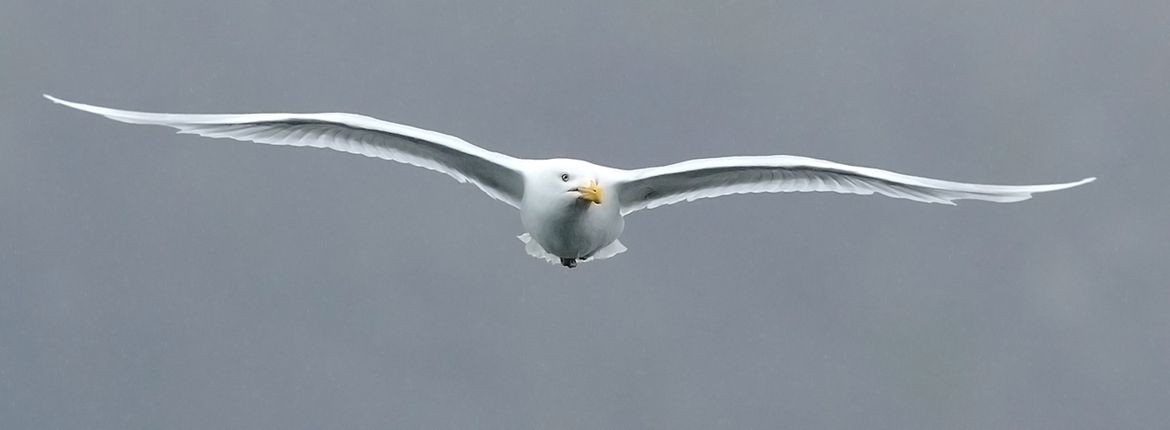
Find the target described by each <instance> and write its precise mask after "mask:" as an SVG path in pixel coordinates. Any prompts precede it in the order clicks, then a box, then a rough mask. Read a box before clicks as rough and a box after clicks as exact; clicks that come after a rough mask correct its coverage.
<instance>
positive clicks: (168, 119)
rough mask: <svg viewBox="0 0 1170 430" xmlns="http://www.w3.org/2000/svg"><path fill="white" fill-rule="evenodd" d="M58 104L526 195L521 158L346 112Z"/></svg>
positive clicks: (505, 196)
mask: <svg viewBox="0 0 1170 430" xmlns="http://www.w3.org/2000/svg"><path fill="white" fill-rule="evenodd" d="M45 98H47V99H49V100H51V101H53V102H54V103H59V104H63V105H65V106H69V107H71V108H74V109H78V110H83V111H86V112H91V113H95V114H98V115H101V116H104V117H106V118H109V119H112V120H115V121H121V122H126V123H131V124H152V125H162V126H167V127H173V128H177V129H179V133H183V134H197V135H200V136H206V137H213V138H229V139H235V140H241V141H251V142H257V143H267V144H271V145H287V146H308V147H313V148H328V149H333V150H337V151H342V152H348V153H351V154H361V155H365V156H367V157H375V158H381V159H385V160H392V161H398V162H402V163H406V164H410V165H414V166H418V167H422V168H426V169H430V170H434V171H437V172H442V173H446V174H447V175H449V176H451V177H452V178H455V180H457V181H459V182H471V183H472V184H474V185H475V186H477V187H479V189H481V190H483V192H485V193H487V194H488V195H489V196H491V197H493V198H495V199H497V200H500V201H503V202H504V203H507V204H509V205H512V206H513V207H519V204H520V203H519V202H520V199H521V198H522V197H523V193H524V177H523V174H522V173H521V167H522V166H521V164H522V162H523V160H520V159H516V158H513V157H509V156H507V155H504V154H499V153H495V152H491V151H488V150H485V149H483V148H480V147H478V146H475V145H472V144H470V143H467V142H466V141H464V140H463V139H460V138H457V137H454V136H448V135H445V134H442V133H436V132H433V131H428V130H423V129H419V128H415V127H411V126H407V125H401V124H395V123H392V122H387V121H382V120H378V119H375V118H370V117H367V116H362V115H355V114H348V113H307V114H292V113H257V114H237V115H231V114H229V115H201V114H167V113H150V112H134V111H126V110H118V109H110V108H104V107H100V106H92V105H87V104H82V103H74V102H70V101H65V100H61V99H58V98H56V97H53V96H50V95H48V94H46V95H45Z"/></svg>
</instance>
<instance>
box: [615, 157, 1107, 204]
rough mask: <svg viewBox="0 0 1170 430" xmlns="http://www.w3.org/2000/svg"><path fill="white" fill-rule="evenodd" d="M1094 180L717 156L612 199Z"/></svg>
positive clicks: (966, 193)
mask: <svg viewBox="0 0 1170 430" xmlns="http://www.w3.org/2000/svg"><path fill="white" fill-rule="evenodd" d="M1094 179H1095V178H1086V179H1082V180H1080V181H1077V182H1069V183H1064V184H1051V185H1023V186H1012V185H983V184H968V183H962V182H951V181H943V180H938V179H930V178H923V177H918V176H909V175H903V174H900V173H894V172H890V171H886V170H880V169H872V168H868V167H856V166H849V165H845V164H840V163H834V162H832V161H825V160H818V159H815V158H807V157H796V156H790V155H772V156H759V157H722V158H706V159H699V160H689V161H684V162H681V163H675V164H671V165H668V166H661V167H651V168H646V169H638V170H630V171H626V174H625V177H624V178H623V179H622V180H620V181H619V183H618V187H619V191H618V200H619V201H620V202H621V212H622V214H623V215H625V214H628V213H630V212H634V211H638V210H642V209H650V208H655V207H658V206H662V205H669V204H673V203H678V202H683V201H688V202H689V201H693V200H697V199H702V198H708V197H718V196H725V195H729V194H744V193H778V192H793V191H799V192H806V191H833V192H838V193H846V194H873V193H878V194H882V195H886V196H890V197H896V198H903V199H910V200H916V201H920V202H927V203H943V204H950V205H953V204H954V201H955V200H962V199H974V200H987V201H993V202H1015V201H1020V200H1027V199H1029V198H1031V197H1032V193H1039V192H1045V191H1055V190H1061V189H1065V188H1070V187H1075V186H1077V185H1081V184H1084V183H1088V182H1092V181H1093V180H1094Z"/></svg>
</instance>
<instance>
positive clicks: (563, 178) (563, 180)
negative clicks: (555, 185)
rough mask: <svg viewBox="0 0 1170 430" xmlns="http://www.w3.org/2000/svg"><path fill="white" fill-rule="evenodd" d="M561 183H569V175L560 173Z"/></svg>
mask: <svg viewBox="0 0 1170 430" xmlns="http://www.w3.org/2000/svg"><path fill="white" fill-rule="evenodd" d="M561 182H569V174H568V173H561Z"/></svg>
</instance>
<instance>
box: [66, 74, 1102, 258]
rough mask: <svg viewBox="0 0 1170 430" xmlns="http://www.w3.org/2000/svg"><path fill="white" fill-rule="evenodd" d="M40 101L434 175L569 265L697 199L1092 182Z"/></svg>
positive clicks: (945, 198) (949, 193)
mask: <svg viewBox="0 0 1170 430" xmlns="http://www.w3.org/2000/svg"><path fill="white" fill-rule="evenodd" d="M45 97H46V98H48V99H49V100H52V101H53V102H55V103H60V104H63V105H66V106H69V107H72V108H75V109H79V110H83V111H87V112H92V113H96V114H99V115H102V116H105V117H107V118H110V119H113V120H116V121H122V122H127V123H133V124H154V125H163V126H169V127H174V128H177V129H179V132H180V133H190V134H198V135H201V136H207V137H216V138H230V139H235V140H243V141H253V142H259V143H267V144H273V145H288V146H309V147H317V148H329V149H334V150H338V151H343V152H349V153H355V154H361V155H365V156H369V157H377V158H382V159H387V160H394V161H399V162H403V163H407V164H412V165H415V166H419V167H423V168H426V169H430V170H435V171H439V172H442V173H445V174H447V175H449V176H451V177H453V178H455V179H456V180H458V181H459V182H470V183H472V184H474V185H475V186H477V187H479V189H481V190H483V191H484V192H485V193H487V194H488V195H489V196H491V197H493V198H495V199H497V200H500V201H503V202H504V203H507V204H508V205H510V206H512V207H515V208H517V209H519V210H520V219H521V222H522V224H523V226H524V228H525V230H527V233H525V234H522V235H520V236H519V238H520V240H521V241H523V242H524V244H525V250H526V251H527V252H528V254H530V255H532V256H534V257H537V258H541V259H544V260H547V261H550V262H554V263H560V264H562V265H564V266H566V267H575V266H576V265H577V262H578V261H589V260H600V259H605V258H609V257H612V256H614V255H617V254H619V253H621V252H623V251H625V250H626V248H625V246H623V245H622V243H621V242H620V241H619V240H618V238H619V236H621V234H622V231H623V229H624V227H625V219H624V217H625V216H626V215H628V214H630V213H632V212H635V211H639V210H642V209H649V208H654V207H658V206H662V205H668V204H673V203H678V202H683V201H691V200H695V199H701V198H708V197H717V196H723V195H729V194H743V193H774V192H786V191H798V192H806V191H833V192H838V193H848V194H874V193H877V194H882V195H886V196H890V197H897V198H904V199H910V200H916V201H920V202H928V203H943V204H954V203H953V202H954V201H955V200H961V199H975V200H986V201H993V202H1015V201H1020V200H1026V199H1028V198H1030V197H1031V196H1032V193H1037V192H1046V191H1055V190H1060V189H1065V188H1071V187H1074V186H1077V185H1081V184H1084V183H1087V182H1091V181H1092V180H1093V179H1094V178H1086V179H1083V180H1080V181H1077V182H1070V183H1064V184H1052V185H1025V186H1006V185H982V184H969V183H961V182H950V181H942V180H937V179H929V178H923V177H917V176H909V175H902V174H898V173H894V172H889V171H885V170H879V169H872V168H866V167H856V166H849V165H845V164H839V163H834V162H831V161H825V160H818V159H815V158H806V157H796V156H787V155H772V156H756V157H720V158H708V159H699V160H689V161H684V162H681V163H675V164H671V165H667V166H660V167H650V168H645V169H636V170H624V169H617V168H611V167H605V166H599V165H596V164H593V163H590V162H587V161H582V160H572V159H549V160H530V159H520V158H514V157H510V156H507V155H504V154H499V153H495V152H491V151H487V150H485V149H483V148H480V147H477V146H475V145H472V144H470V143H467V142H466V141H463V140H462V139H459V138H456V137H453V136H448V135H445V134H441V133H436V132H433V131H427V130H422V129H418V128H414V127H410V126H405V125H401V124H395V123H390V122H386V121H380V120H377V119H374V118H370V117H366V116H361V115H353V114H345V113H319V114H284V113H281V114H239V115H190V114H162V113H149V112H135V111H125V110H118V109H110V108H104V107H99V106H92V105H86V104H81V103H74V102H68V101H64V100H60V99H57V98H54V97H52V96H48V95H46V96H45Z"/></svg>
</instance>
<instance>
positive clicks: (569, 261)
mask: <svg viewBox="0 0 1170 430" xmlns="http://www.w3.org/2000/svg"><path fill="white" fill-rule="evenodd" d="M561 265H562V266H565V267H568V268H570V269H572V268H574V267H577V259H576V258H562V259H561Z"/></svg>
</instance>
